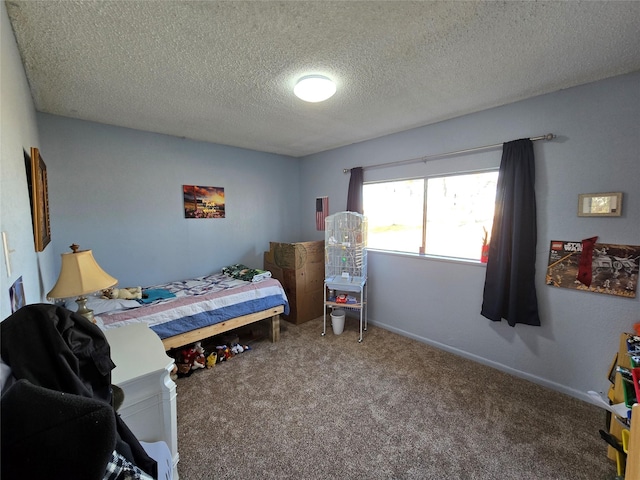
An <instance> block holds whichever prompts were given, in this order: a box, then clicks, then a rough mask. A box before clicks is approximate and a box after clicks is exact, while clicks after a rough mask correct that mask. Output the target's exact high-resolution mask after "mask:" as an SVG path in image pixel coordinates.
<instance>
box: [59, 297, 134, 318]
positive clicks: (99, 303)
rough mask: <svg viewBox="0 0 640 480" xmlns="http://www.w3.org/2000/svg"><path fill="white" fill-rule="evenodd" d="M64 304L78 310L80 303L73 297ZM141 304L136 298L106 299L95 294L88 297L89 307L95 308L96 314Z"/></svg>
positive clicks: (73, 310)
mask: <svg viewBox="0 0 640 480" xmlns="http://www.w3.org/2000/svg"><path fill="white" fill-rule="evenodd" d="M64 306H65V308H68V309H69V310H71V311H72V312H75V311H76V310H78V304H77V303H76V301H75V299H73V298H68V299H67V300H65V302H64ZM139 306H140V303H139V302H138V301H136V300H124V299H121V298H114V299H105V298H99V297H95V296H93V295H90V296H88V297H87V308H89V309H91V310H93V313H94V315H100V314H101V313H108V312H112V311H114V310H122V309H126V308H136V307H139Z"/></svg>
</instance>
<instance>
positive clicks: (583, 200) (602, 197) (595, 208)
mask: <svg viewBox="0 0 640 480" xmlns="http://www.w3.org/2000/svg"><path fill="white" fill-rule="evenodd" d="M621 214H622V192H608V193H583V194H581V195H578V216H579V217H619V216H620V215H621Z"/></svg>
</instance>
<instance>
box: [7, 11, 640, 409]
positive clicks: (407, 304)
mask: <svg viewBox="0 0 640 480" xmlns="http://www.w3.org/2000/svg"><path fill="white" fill-rule="evenodd" d="M0 5H1V6H0V9H1V12H0V15H1V18H0V21H1V22H2V24H1V28H0V33H1V35H2V42H1V45H0V48H1V54H2V64H1V68H0V74H1V82H0V85H1V88H2V91H1V94H2V108H1V109H0V112H1V124H0V127H1V129H0V135H1V138H0V140H1V142H0V168H1V175H0V187H1V189H0V201H1V204H0V212H1V217H0V228H1V230H2V231H6V232H7V233H8V234H9V242H10V247H11V248H12V249H14V250H15V252H14V253H12V254H11V263H12V267H13V268H12V274H11V276H10V277H7V275H6V270H5V264H4V259H2V260H1V262H2V263H1V265H2V272H0V318H5V317H6V316H8V315H9V313H10V307H9V304H8V303H9V302H8V289H9V286H10V285H11V284H12V283H13V282H14V281H15V280H16V279H17V278H18V277H20V276H22V277H23V280H24V283H25V290H26V297H27V302H28V303H35V302H39V301H43V300H44V295H45V293H46V292H47V291H48V290H49V289H50V288H51V286H52V285H53V283H54V282H55V278H56V276H57V272H58V269H59V256H60V253H62V252H64V251H67V248H68V245H70V244H71V243H72V242H76V243H79V244H80V245H81V246H83V247H86V248H92V249H93V250H94V253H95V255H96V258H97V259H98V261H99V262H100V263H101V264H102V265H103V266H104V267H105V269H107V270H108V271H109V272H110V273H112V274H113V275H114V276H116V278H119V279H120V281H121V284H123V285H132V284H142V285H146V284H149V283H155V282H161V281H164V280H175V279H177V278H185V277H189V276H192V275H198V274H204V273H208V272H210V271H213V270H215V269H217V268H219V267H220V266H222V265H225V264H227V263H231V262H236V261H242V262H244V263H248V264H252V263H258V264H261V262H262V252H263V251H264V250H266V249H267V248H268V242H269V241H299V240H314V239H322V238H323V234H322V232H317V231H316V230H315V223H314V208H315V198H316V197H318V196H323V195H328V196H329V197H330V210H331V213H334V212H337V211H342V210H344V209H345V205H346V192H347V185H348V181H349V176H348V175H345V174H343V173H342V169H343V168H345V167H346V168H348V167H353V166H359V165H365V166H366V165H374V164H378V163H384V162H389V161H394V160H404V159H407V158H415V157H420V156H424V155H429V154H435V153H441V152H447V151H452V150H459V149H464V148H469V147H474V146H478V145H487V144H493V143H499V142H502V141H508V140H513V139H516V138H521V137H528V136H531V135H540V134H544V133H547V132H553V133H555V134H557V135H559V138H558V139H557V140H555V141H553V142H546V143H540V142H538V143H536V145H535V152H536V163H537V184H536V189H537V195H538V230H539V237H538V274H537V284H538V296H539V299H540V301H539V303H540V309H541V314H542V322H543V325H542V327H539V328H537V327H527V326H523V325H518V326H517V327H515V328H511V327H508V326H507V325H506V324H505V323H504V322H503V323H492V322H490V321H488V320H486V319H485V318H484V317H481V316H480V315H479V313H478V312H479V310H480V305H481V301H482V286H483V282H484V268H483V267H482V266H481V265H478V264H469V263H455V262H443V261H437V260H429V259H424V258H413V257H407V256H396V255H389V254H384V253H377V252H371V253H370V254H369V274H370V277H369V278H370V281H369V285H370V302H369V307H370V320H371V321H372V322H373V323H377V324H378V325H381V326H383V327H385V328H388V329H391V330H394V331H397V332H400V333H403V334H404V335H407V336H409V337H414V338H417V339H419V340H421V341H424V342H427V343H432V344H435V345H437V346H439V347H442V348H445V349H448V350H451V351H454V352H457V353H460V354H461V355H463V356H465V357H468V358H472V359H475V360H478V361H481V362H484V363H488V364H492V365H494V366H496V367H498V368H501V369H503V370H507V371H512V372H513V373H515V374H517V375H520V376H523V377H526V378H529V379H532V380H534V381H536V382H539V383H542V384H545V385H548V386H550V387H552V388H556V389H558V390H560V391H564V392H566V393H569V394H571V395H575V396H577V397H581V398H584V397H585V394H584V392H586V391H587V390H589V389H600V390H604V389H605V388H606V386H607V384H606V380H605V376H606V370H607V367H608V365H609V362H610V361H611V358H612V355H613V352H614V351H616V350H617V347H618V336H619V334H620V332H622V331H628V330H629V329H630V328H631V325H632V324H633V323H634V322H636V321H638V320H640V297H639V298H636V299H633V300H629V299H622V298H615V297H610V296H606V295H597V294H592V293H583V292H578V291H573V290H566V289H555V288H552V287H548V286H546V285H545V284H544V271H545V265H546V260H547V255H548V246H549V242H550V240H552V239H570V240H574V239H575V240H581V239H583V238H586V237H591V236H594V235H598V236H599V237H600V241H602V242H607V243H627V244H634V245H640V188H639V184H640V162H639V159H638V153H637V143H638V137H639V136H640V73H635V74H632V75H625V76H620V77H616V78H612V79H609V80H605V81H601V82H597V83H593V84H589V85H584V86H581V87H577V88H572V89H567V90H564V91H560V92H557V93H554V94H550V95H545V96H542V97H538V98H534V99H530V100H526V101H523V102H518V103H515V104H512V105H508V106H505V107H501V108H496V109H492V110H488V111H484V112H480V113H476V114H473V115H467V116H465V117H461V118H457V119H454V120H451V121H448V122H442V123H439V124H436V125H431V126H428V127H424V128H419V129H414V130H410V131H407V132H402V133H398V134H395V135H389V136H387V137H382V138H379V139H375V140H371V141H369V142H363V143H360V144H356V145H352V146H348V147H344V148H341V149H337V150H334V151H329V152H325V153H322V154H318V155H313V156H310V157H307V158H304V159H301V160H296V159H291V158H287V157H281V156H277V155H270V154H263V153H259V152H253V151H247V150H241V149H235V148H230V147H224V146H220V145H211V144H206V143H200V142H192V141H188V140H182V139H179V138H175V137H168V136H163V135H155V134H150V133H144V132H139V131H134V130H128V129H123V128H116V127H109V126H105V125H100V124H95V123H90V122H83V121H77V120H70V119H65V118H61V117H55V116H50V115H37V122H36V114H35V112H34V108H33V103H32V100H31V98H30V94H29V89H28V84H27V82H26V78H25V75H24V71H23V68H22V65H21V64H20V58H19V55H18V52H17V48H16V46H15V41H14V39H13V35H12V33H11V27H10V25H9V23H8V18H7V14H6V9H5V6H4V2H0ZM38 129H40V131H39V132H38ZM39 136H40V137H39ZM31 146H36V147H40V148H41V150H42V152H43V155H44V159H45V161H46V163H47V166H48V170H49V187H50V203H51V227H52V237H53V240H52V243H51V244H50V245H49V246H48V247H47V248H46V249H45V251H44V252H42V253H38V254H37V253H35V252H34V246H33V233H32V227H31V216H30V212H29V206H28V190H27V184H26V178H25V173H24V164H23V159H22V150H23V149H27V150H28V149H29V148H30V147H31ZM499 157H500V152H499V150H498V151H495V152H486V153H483V154H476V155H467V156H464V157H459V158H453V159H448V160H437V161H433V162H429V163H427V164H415V165H412V166H406V167H402V168H392V169H378V170H369V171H367V172H366V173H365V180H374V179H382V178H385V177H394V178H404V177H410V176H415V175H424V174H431V173H442V172H448V171H464V170H469V169H473V168H475V166H481V167H487V166H497V165H498V164H499V160H500V159H499ZM182 184H201V185H214V186H223V187H225V193H226V195H227V218H226V219H224V220H203V221H198V220H186V219H184V218H182V210H181V192H180V188H181V185H182ZM605 191H623V192H624V194H625V197H624V213H623V216H622V217H620V218H583V217H577V215H576V210H577V197H578V194H580V193H589V192H605ZM365 341H366V337H365ZM354 348H357V344H355V343H354ZM389 348H390V349H394V348H398V349H401V348H402V345H390V346H389ZM461 361H462V360H461Z"/></svg>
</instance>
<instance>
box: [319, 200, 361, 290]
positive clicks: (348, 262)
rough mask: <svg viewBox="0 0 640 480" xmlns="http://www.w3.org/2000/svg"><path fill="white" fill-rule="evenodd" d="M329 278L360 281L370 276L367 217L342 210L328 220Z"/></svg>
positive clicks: (327, 273)
mask: <svg viewBox="0 0 640 480" xmlns="http://www.w3.org/2000/svg"><path fill="white" fill-rule="evenodd" d="M324 245H325V247H324V248H325V279H326V281H328V282H341V281H342V282H349V283H354V282H356V283H357V282H360V281H362V280H366V278H367V250H366V246H367V217H365V216H364V215H361V214H359V213H356V212H338V213H335V214H333V215H330V216H328V217H327V218H326V219H325V242H324Z"/></svg>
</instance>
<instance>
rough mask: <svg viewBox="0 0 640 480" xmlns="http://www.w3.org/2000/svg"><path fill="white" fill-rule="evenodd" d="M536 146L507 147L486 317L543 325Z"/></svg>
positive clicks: (495, 220) (514, 143) (499, 188)
mask: <svg viewBox="0 0 640 480" xmlns="http://www.w3.org/2000/svg"><path fill="white" fill-rule="evenodd" d="M534 186H535V161H534V155H533V142H532V141H531V140H529V139H521V140H514V141H512V142H507V143H505V144H504V145H503V148H502V161H501V163H500V172H499V174H498V185H497V191H496V207H495V213H494V217H493V230H492V232H491V242H490V244H489V259H488V261H487V270H486V276H485V283H484V294H483V301H482V310H481V314H482V315H483V316H484V317H486V318H488V319H489V320H493V321H495V322H499V321H501V320H502V319H504V320H506V321H507V322H508V323H509V325H511V326H512V327H513V326H515V325H516V324H517V323H524V324H526V325H535V326H539V325H540V317H539V316H538V298H537V295H536V287H535V262H536V234H537V231H536V198H535V190H534Z"/></svg>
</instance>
